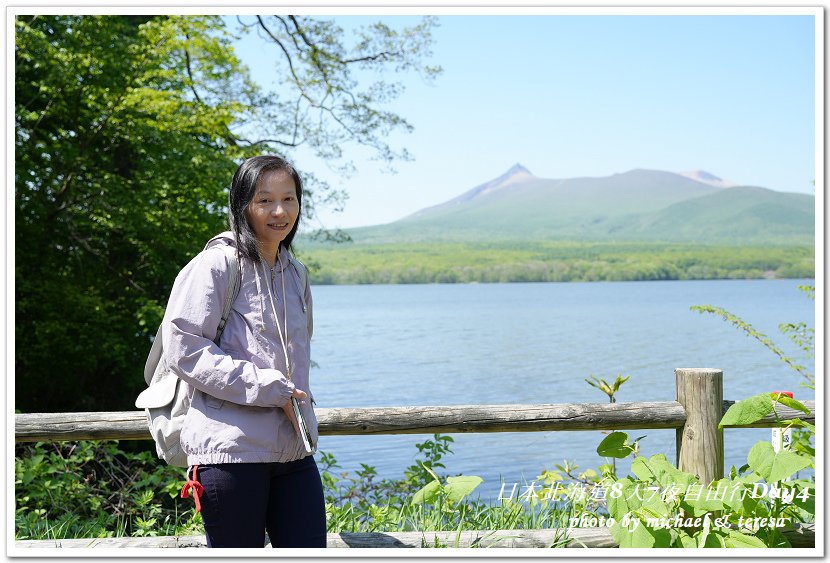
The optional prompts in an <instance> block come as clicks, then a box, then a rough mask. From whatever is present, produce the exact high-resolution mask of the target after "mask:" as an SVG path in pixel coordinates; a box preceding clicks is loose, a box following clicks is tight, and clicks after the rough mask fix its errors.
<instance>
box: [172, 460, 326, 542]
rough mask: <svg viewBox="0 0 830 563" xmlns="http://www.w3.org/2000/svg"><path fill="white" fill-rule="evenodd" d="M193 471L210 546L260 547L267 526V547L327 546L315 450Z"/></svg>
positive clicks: (323, 502)
mask: <svg viewBox="0 0 830 563" xmlns="http://www.w3.org/2000/svg"><path fill="white" fill-rule="evenodd" d="M192 471H193V468H192V467H191V468H190V469H189V470H188V477H190V478H192V476H193V475H192ZM197 473H198V475H197V477H198V481H199V482H200V483H201V484H202V486H203V487H204V493H203V494H202V495H201V496H200V500H201V505H202V522H203V523H204V525H205V535H206V536H207V544H208V547H263V545H264V543H265V531H266V530H267V531H268V537H269V538H270V540H271V547H326V508H325V501H324V499H323V484H322V482H321V481H320V472H319V471H318V469H317V464H316V463H315V461H314V457H313V456H307V457H304V458H303V459H300V460H297V461H290V462H287V463H220V464H215V465H200V466H198V470H197Z"/></svg>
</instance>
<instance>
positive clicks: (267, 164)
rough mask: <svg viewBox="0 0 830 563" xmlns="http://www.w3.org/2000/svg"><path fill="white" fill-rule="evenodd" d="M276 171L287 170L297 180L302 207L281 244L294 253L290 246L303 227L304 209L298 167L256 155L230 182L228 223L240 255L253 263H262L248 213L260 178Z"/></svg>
mask: <svg viewBox="0 0 830 563" xmlns="http://www.w3.org/2000/svg"><path fill="white" fill-rule="evenodd" d="M275 170H285V171H286V172H288V173H289V174H290V175H291V178H292V179H293V180H294V186H295V187H296V189H297V203H298V204H299V206H300V213H299V214H298V215H297V221H296V222H295V223H294V227H293V228H292V229H291V232H289V233H288V235H286V237H285V238H284V239H283V240H282V241H281V242H280V248H283V247H285V248H288V249H289V250H291V243H292V242H293V241H294V235H295V234H296V233H297V226H298V225H299V224H300V217H301V216H302V209H303V182H302V180H301V179H300V174H299V173H298V172H297V170H296V168H294V166H293V165H292V164H291V163H290V162H288V161H287V160H285V159H284V158H280V157H278V156H271V155H262V156H254V157H251V158H249V159H247V160H246V161H245V162H243V163H242V164H240V165H239V168H237V169H236V172H234V175H233V180H231V187H230V191H229V193H228V221H229V222H230V226H231V230H232V231H233V235H234V238H235V239H236V248H237V251H238V252H239V254H240V255H242V256H245V257H247V258H250V259H251V260H254V261H258V260H259V246H258V245H257V239H256V235H255V234H254V230H253V229H252V228H251V225H250V223H248V216H247V215H246V214H245V210H246V209H247V208H248V205H249V204H250V203H251V200H252V199H254V193H256V186H257V183H258V182H259V179H260V178H262V177H263V176H264V175H265V174H266V173H267V172H272V171H275Z"/></svg>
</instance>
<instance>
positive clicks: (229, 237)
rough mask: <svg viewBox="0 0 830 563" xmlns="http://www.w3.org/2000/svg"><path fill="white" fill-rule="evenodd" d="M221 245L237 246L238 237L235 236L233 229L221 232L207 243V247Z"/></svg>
mask: <svg viewBox="0 0 830 563" xmlns="http://www.w3.org/2000/svg"><path fill="white" fill-rule="evenodd" d="M219 245H226V246H231V247H233V248H236V238H234V236H233V232H232V231H224V232H222V233H219V234H218V235H216V236H214V237H213V238H211V239H210V240H209V241H208V242H207V244H206V245H205V248H206V249H207V248H210V247H212V246H219Z"/></svg>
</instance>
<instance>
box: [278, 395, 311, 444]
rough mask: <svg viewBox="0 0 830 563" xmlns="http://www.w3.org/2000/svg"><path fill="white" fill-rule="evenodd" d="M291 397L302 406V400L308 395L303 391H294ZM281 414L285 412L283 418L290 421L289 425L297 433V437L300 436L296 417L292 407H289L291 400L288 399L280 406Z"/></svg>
mask: <svg viewBox="0 0 830 563" xmlns="http://www.w3.org/2000/svg"><path fill="white" fill-rule="evenodd" d="M291 397H293V398H295V399H297V400H298V401H299V402H300V404H301V405H302V404H303V399H305V398H306V397H308V393H306V392H305V391H303V390H302V389H294V392H293V393H291ZM282 410H283V412H285V416H287V417H288V420H290V421H291V424H293V425H294V430H295V431H296V432H297V436H302V434H301V433H300V423H299V422H297V417H296V416H294V407H292V406H291V399H290V398H289V399H288V402H287V403H285V404H284V405H283V406H282Z"/></svg>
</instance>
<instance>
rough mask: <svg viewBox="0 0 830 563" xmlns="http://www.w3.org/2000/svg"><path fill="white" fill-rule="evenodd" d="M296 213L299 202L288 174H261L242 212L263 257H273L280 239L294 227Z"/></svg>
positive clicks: (273, 171)
mask: <svg viewBox="0 0 830 563" xmlns="http://www.w3.org/2000/svg"><path fill="white" fill-rule="evenodd" d="M299 214H300V202H299V201H298V200H297V187H296V186H295V185H294V179H293V178H292V177H291V174H289V173H288V172H286V171H285V170H271V171H268V172H265V173H264V174H263V175H262V176H260V178H259V181H258V182H257V185H256V191H255V192H254V197H253V199H252V200H251V203H249V204H248V207H247V209H246V210H245V215H246V217H247V218H248V223H249V224H250V225H251V229H253V231H254V235H256V238H257V241H258V242H259V245H260V249H261V250H262V251H263V253H267V254H266V256H276V253H277V249H278V248H279V244H280V242H282V241H283V240H284V239H285V237H287V236H288V233H290V232H291V229H293V228H294V223H296V222H297V216H298V215H299Z"/></svg>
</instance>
